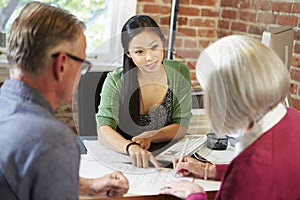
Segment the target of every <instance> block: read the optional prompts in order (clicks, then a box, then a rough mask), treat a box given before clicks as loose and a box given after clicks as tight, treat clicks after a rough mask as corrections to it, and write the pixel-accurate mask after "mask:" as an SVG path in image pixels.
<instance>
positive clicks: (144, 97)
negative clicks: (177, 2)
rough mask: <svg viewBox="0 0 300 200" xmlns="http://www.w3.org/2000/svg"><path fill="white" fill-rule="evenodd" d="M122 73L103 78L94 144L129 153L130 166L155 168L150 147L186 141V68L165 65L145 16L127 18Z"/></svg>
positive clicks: (160, 41)
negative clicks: (96, 142)
mask: <svg viewBox="0 0 300 200" xmlns="http://www.w3.org/2000/svg"><path fill="white" fill-rule="evenodd" d="M121 42H122V46H123V49H124V58H123V68H119V69H117V70H115V71H113V72H110V73H109V74H108V75H107V78H106V80H105V82H104V84H103V87H102V93H101V102H100V105H99V111H98V113H97V114H96V120H97V130H98V140H99V142H100V143H102V144H104V145H106V146H108V147H110V148H111V149H113V150H115V151H118V152H121V153H127V154H129V155H130V156H131V158H132V164H133V165H135V166H138V167H148V163H149V161H150V162H151V163H152V164H153V165H154V166H156V167H159V163H158V162H157V161H156V160H155V158H154V156H153V155H152V153H150V152H149V151H148V149H149V147H150V145H151V143H159V142H167V141H171V140H174V139H175V140H178V139H181V138H182V137H184V136H185V134H186V131H187V127H188V124H189V120H190V118H191V107H192V100H191V81H190V72H189V68H188V67H187V66H186V65H185V64H183V63H182V62H178V61H173V60H166V59H164V42H165V39H164V36H163V34H162V32H161V30H160V28H159V26H158V25H157V24H156V22H155V21H154V20H153V19H152V18H150V17H148V16H146V15H136V16H133V17H131V18H130V19H129V20H128V21H127V22H126V23H125V25H124V26H123V28H122V35H121Z"/></svg>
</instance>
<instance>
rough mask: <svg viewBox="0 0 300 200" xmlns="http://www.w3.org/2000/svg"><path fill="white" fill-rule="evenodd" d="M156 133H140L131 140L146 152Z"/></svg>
mask: <svg viewBox="0 0 300 200" xmlns="http://www.w3.org/2000/svg"><path fill="white" fill-rule="evenodd" d="M155 133H156V131H154V130H152V131H145V132H143V133H141V134H140V135H137V136H135V137H133V138H132V139H131V141H132V142H136V143H139V145H140V146H141V147H143V149H146V150H148V149H149V148H150V145H151V142H152V140H151V139H152V137H153V136H154V135H155Z"/></svg>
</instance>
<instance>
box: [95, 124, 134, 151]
mask: <svg viewBox="0 0 300 200" xmlns="http://www.w3.org/2000/svg"><path fill="white" fill-rule="evenodd" d="M98 141H99V142H100V143H101V144H103V145H105V146H107V147H108V148H110V149H112V150H114V151H117V152H120V153H124V154H126V153H127V152H126V146H127V145H128V144H129V143H131V141H130V140H126V139H125V138H124V137H122V136H121V135H120V134H119V133H118V132H117V131H115V130H114V129H113V128H111V127H110V126H101V127H99V128H98Z"/></svg>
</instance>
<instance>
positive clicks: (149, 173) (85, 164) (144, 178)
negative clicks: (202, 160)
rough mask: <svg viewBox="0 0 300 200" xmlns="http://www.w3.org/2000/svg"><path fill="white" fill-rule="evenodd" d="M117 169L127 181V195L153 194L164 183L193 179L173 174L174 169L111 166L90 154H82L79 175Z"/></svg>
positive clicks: (97, 175) (118, 164)
mask: <svg viewBox="0 0 300 200" xmlns="http://www.w3.org/2000/svg"><path fill="white" fill-rule="evenodd" d="M116 169H117V170H119V171H122V172H123V173H124V175H125V176H126V177H127V179H128V181H129V191H128V194H127V196H132V195H155V194H158V193H159V189H160V188H161V187H162V186H164V185H165V184H166V183H168V182H170V181H173V180H179V179H185V180H190V181H193V179H192V178H180V177H176V176H175V175H174V170H171V169H167V168H162V169H159V170H158V169H155V168H138V167H135V166H133V165H131V164H125V163H111V166H107V165H103V164H102V163H100V162H98V161H97V160H96V159H94V158H93V157H92V156H90V155H82V156H81V161H80V168H79V175H80V177H85V178H97V177H101V176H104V175H106V174H108V173H111V172H114V171H116Z"/></svg>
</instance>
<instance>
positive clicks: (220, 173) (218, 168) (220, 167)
mask: <svg viewBox="0 0 300 200" xmlns="http://www.w3.org/2000/svg"><path fill="white" fill-rule="evenodd" d="M227 168H228V164H216V172H217V174H216V180H221V179H222V178H223V176H224V174H225V172H226V170H227Z"/></svg>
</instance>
